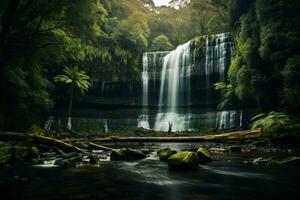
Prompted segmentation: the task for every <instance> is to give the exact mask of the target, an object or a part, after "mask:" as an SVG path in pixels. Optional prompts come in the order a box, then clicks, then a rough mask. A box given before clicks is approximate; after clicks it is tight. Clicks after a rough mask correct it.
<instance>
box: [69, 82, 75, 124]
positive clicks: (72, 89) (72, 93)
mask: <svg viewBox="0 0 300 200" xmlns="http://www.w3.org/2000/svg"><path fill="white" fill-rule="evenodd" d="M73 98H74V83H72V84H71V95H70V104H69V110H68V117H69V118H70V117H71V111H72V106H73Z"/></svg>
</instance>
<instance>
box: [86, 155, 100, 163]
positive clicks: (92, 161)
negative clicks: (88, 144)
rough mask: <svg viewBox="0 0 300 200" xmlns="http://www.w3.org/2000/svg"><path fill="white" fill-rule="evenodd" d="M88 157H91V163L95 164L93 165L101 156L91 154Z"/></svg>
mask: <svg viewBox="0 0 300 200" xmlns="http://www.w3.org/2000/svg"><path fill="white" fill-rule="evenodd" d="M88 159H89V162H90V164H93V165H95V164H97V163H98V161H99V157H98V156H97V155H96V154H91V155H89V156H88Z"/></svg>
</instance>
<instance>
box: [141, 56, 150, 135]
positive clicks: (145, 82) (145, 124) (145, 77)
mask: <svg viewBox="0 0 300 200" xmlns="http://www.w3.org/2000/svg"><path fill="white" fill-rule="evenodd" d="M142 88H143V97H142V98H143V113H142V115H141V116H140V118H139V119H138V127H139V128H144V129H150V126H149V121H148V120H149V119H148V118H149V117H148V89H149V74H148V53H144V54H143V71H142Z"/></svg>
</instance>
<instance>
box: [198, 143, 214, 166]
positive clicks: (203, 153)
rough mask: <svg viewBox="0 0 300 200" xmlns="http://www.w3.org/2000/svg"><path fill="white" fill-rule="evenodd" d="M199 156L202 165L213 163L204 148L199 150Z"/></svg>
mask: <svg viewBox="0 0 300 200" xmlns="http://www.w3.org/2000/svg"><path fill="white" fill-rule="evenodd" d="M197 156H198V158H199V159H200V160H201V163H207V162H211V161H212V159H211V157H210V154H209V152H208V150H207V149H205V148H204V147H199V148H198V150H197Z"/></svg>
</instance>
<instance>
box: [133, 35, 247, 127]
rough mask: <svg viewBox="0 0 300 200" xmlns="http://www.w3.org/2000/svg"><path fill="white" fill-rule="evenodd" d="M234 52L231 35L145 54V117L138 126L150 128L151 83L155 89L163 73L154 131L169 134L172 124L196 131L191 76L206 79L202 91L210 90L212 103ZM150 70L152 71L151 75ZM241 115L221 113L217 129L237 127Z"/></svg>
mask: <svg viewBox="0 0 300 200" xmlns="http://www.w3.org/2000/svg"><path fill="white" fill-rule="evenodd" d="M232 53H233V43H232V42H231V39H230V35H229V34H228V33H222V34H217V35H212V36H204V37H199V38H196V39H193V40H191V41H189V42H187V43H185V44H182V45H180V46H178V47H177V48H176V49H175V50H174V51H171V52H147V53H144V54H143V72H142V88H143V114H142V115H141V116H140V117H139V119H138V126H139V127H143V128H147V129H150V125H149V116H148V104H149V102H148V99H149V81H150V80H152V82H153V83H154V88H155V87H156V86H155V84H156V83H157V81H156V79H157V78H158V77H159V73H160V79H159V82H160V87H159V88H160V90H159V98H158V112H157V115H156V117H155V123H154V126H153V128H154V130H156V131H168V129H169V126H170V125H171V126H172V131H186V130H191V129H192V128H193V127H192V126H191V123H190V121H191V119H192V118H193V114H192V113H191V111H190V106H191V105H192V102H191V95H192V92H191V77H196V76H198V77H197V78H199V79H204V81H202V82H201V83H202V84H204V85H203V86H202V88H206V91H205V92H204V93H203V94H202V96H206V97H205V98H206V103H207V104H208V103H209V102H210V99H211V98H214V97H211V94H210V91H211V90H212V89H211V88H213V84H214V83H216V82H219V81H226V76H225V74H226V70H227V68H228V66H229V65H230V61H231V56H232ZM162 56H164V57H163V58H162ZM158 58H159V59H158ZM161 58H162V59H161ZM149 67H150V68H152V69H151V72H150V73H149V70H150V69H149ZM159 71H160V72H159ZM153 79H154V81H153ZM154 90H155V89H154ZM198 95H199V94H198ZM200 95H201V94H200ZM179 108H184V109H179ZM240 116H241V112H239V111H224V112H220V113H218V114H217V117H216V128H221V127H224V128H232V127H234V126H236V124H237V121H238V119H239V118H241V117H240ZM240 121H241V120H240ZM239 124H240V123H239Z"/></svg>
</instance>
